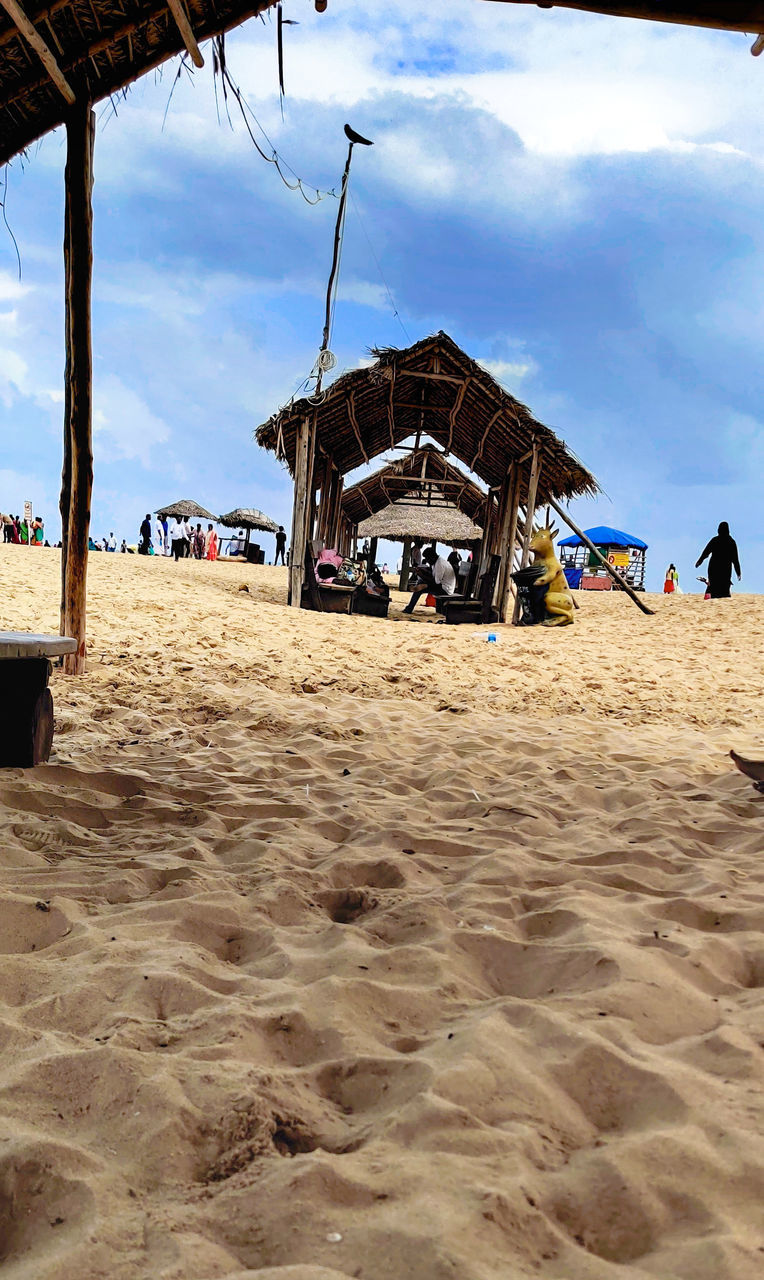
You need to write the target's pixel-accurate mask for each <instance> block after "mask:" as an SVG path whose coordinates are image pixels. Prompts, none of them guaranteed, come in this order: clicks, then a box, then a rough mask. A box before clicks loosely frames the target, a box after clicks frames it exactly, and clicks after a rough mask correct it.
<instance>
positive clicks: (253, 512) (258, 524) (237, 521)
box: [218, 507, 279, 557]
mask: <svg viewBox="0 0 764 1280" xmlns="http://www.w3.org/2000/svg"><path fill="white" fill-rule="evenodd" d="M218 519H219V521H220V524H222V525H225V527H226V529H246V531H247V537H246V540H245V543H244V554H245V556H247V557H249V535H250V534H251V532H252V530H253V529H262V531H263V532H264V533H278V529H279V527H278V525H277V524H276V522H275V520H271V518H270V516H267V515H266V514H265V512H264V511H258V510H257V508H256V507H236V508H235V509H234V510H233V511H229V512H228V514H227V515H224V516H219V517H218Z"/></svg>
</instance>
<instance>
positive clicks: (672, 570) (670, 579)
mask: <svg viewBox="0 0 764 1280" xmlns="http://www.w3.org/2000/svg"><path fill="white" fill-rule="evenodd" d="M678 590H679V574H678V573H677V571H676V565H675V564H670V565H669V567H668V569H667V570H666V578H665V581H664V583H663V594H664V596H671V595H673V594H674V592H675V591H678Z"/></svg>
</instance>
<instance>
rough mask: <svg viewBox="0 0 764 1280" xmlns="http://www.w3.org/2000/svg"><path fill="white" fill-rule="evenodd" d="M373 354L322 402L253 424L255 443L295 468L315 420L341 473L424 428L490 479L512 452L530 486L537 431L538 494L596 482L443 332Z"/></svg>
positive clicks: (571, 491) (319, 438) (568, 493)
mask: <svg viewBox="0 0 764 1280" xmlns="http://www.w3.org/2000/svg"><path fill="white" fill-rule="evenodd" d="M372 355H374V356H376V360H375V362H374V363H373V364H372V365H370V366H369V367H368V368H364V369H355V370H353V371H352V372H351V373H346V374H343V375H342V376H341V377H339V378H338V379H337V380H336V382H334V383H332V385H331V386H330V387H329V388H328V389H327V391H326V393H325V395H324V398H323V400H322V402H321V404H319V405H317V406H316V405H314V404H312V403H311V402H310V401H309V400H307V399H302V400H297V401H293V402H292V403H291V404H289V405H287V406H286V408H284V409H282V410H280V412H279V413H277V414H274V416H273V417H272V418H270V419H269V420H268V422H266V423H264V424H263V425H262V426H261V427H258V429H257V431H256V433H255V438H256V440H257V442H258V444H260V445H262V446H263V447H264V448H266V449H271V450H273V451H274V452H276V451H281V452H282V456H284V457H285V458H286V460H287V463H288V465H289V468H290V471H291V472H292V474H294V468H295V449H296V440H297V431H298V427H299V425H300V424H301V422H303V421H304V420H309V421H311V422H315V428H316V445H317V448H318V450H319V452H321V453H324V454H326V455H327V456H329V457H331V459H332V462H333V463H334V465H335V466H336V467H337V468H338V470H339V471H340V473H341V474H342V475H347V474H348V472H350V471H354V470H355V469H356V467H360V466H361V465H362V464H363V463H365V462H366V463H368V462H369V461H370V460H371V459H372V458H374V457H376V456H377V455H378V454H380V453H382V452H383V451H384V450H385V449H387V448H388V447H390V448H395V446H396V445H399V444H401V443H402V442H403V441H404V440H409V439H411V438H412V437H415V436H418V435H421V436H429V437H430V438H431V439H433V440H435V441H437V443H438V444H439V445H441V446H442V448H443V449H444V450H445V452H446V453H448V454H453V455H454V456H455V457H457V458H459V459H460V460H461V461H462V462H463V463H464V464H465V465H466V466H467V467H468V468H469V470H470V471H473V472H474V473H475V474H476V475H477V476H479V477H480V479H481V480H483V481H484V482H485V483H486V484H487V485H489V486H491V487H494V488H499V487H500V486H501V484H502V483H503V481H504V479H505V477H506V475H507V470H508V468H509V466H510V464H511V463H512V462H513V461H515V462H517V463H521V464H525V466H524V480H523V483H524V486H525V491H527V485H528V473H529V467H528V462H529V459H530V457H531V453H532V449H533V443H534V440H535V441H536V442H537V444H538V446H539V449H540V452H541V457H542V463H543V465H542V472H541V477H542V478H541V482H540V486H539V491H538V501H539V502H543V501H544V500H545V499H546V497H547V495H552V496H554V497H559V498H572V497H574V496H576V495H579V494H594V493H596V492H597V491H598V486H597V482H596V480H595V478H594V476H593V475H592V474H591V472H590V471H587V469H586V467H584V466H583V464H582V463H581V462H579V461H578V459H577V458H576V457H574V455H573V454H572V453H571V452H570V450H569V449H567V448H566V447H565V444H564V443H563V441H562V440H560V439H558V437H557V436H556V435H555V434H554V432H553V431H550V429H549V427H545V426H544V425H543V424H542V423H541V422H538V421H537V420H536V419H535V418H534V417H533V416H532V414H531V413H530V411H529V410H528V409H526V407H525V405H523V404H521V403H520V402H519V400H515V398H514V396H511V395H510V394H509V392H507V391H505V390H504V388H503V387H502V386H500V385H499V383H498V382H497V381H496V379H495V378H493V377H492V376H491V374H490V373H488V371H487V370H486V369H484V368H483V366H482V365H480V364H478V363H477V362H476V361H475V360H472V359H470V357H469V356H468V355H467V354H466V353H465V352H464V351H462V350H461V348H460V347H458V346H457V345H456V343H455V342H454V340H453V339H452V338H450V337H449V336H448V334H447V333H442V332H441V333H437V334H435V335H434V336H433V337H430V338H424V339H423V340H422V341H421V342H416V343H414V345H413V346H412V347H408V348H407V349H405V350H398V349H397V348H395V347H389V348H386V349H385V350H374V351H372ZM521 497H522V494H521Z"/></svg>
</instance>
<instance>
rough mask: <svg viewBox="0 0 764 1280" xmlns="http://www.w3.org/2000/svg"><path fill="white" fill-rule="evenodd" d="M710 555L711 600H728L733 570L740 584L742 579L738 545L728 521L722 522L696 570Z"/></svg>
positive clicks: (709, 581)
mask: <svg viewBox="0 0 764 1280" xmlns="http://www.w3.org/2000/svg"><path fill="white" fill-rule="evenodd" d="M708 555H710V557H711V559H710V560H709V562H708V590H709V593H710V596H711V599H712V600H726V599H728V598H729V595H730V587H731V586H732V570H733V569H734V570H735V573H736V574H737V580H738V582H740V580H741V578H742V574H741V572H740V558H739V556H738V552H737V543H736V542H735V539H734V538H733V537H732V536H731V534H730V527H729V525H728V524H727V521H726V520H722V522H721V524H720V525H719V529H718V531H717V534H716V537H715V538H712V539H711V541H710V542H709V543H708V544H707V545H706V547H705V548H704V550H703V552H702V553H701V555H700V556H699V558H698V559H697V560H696V561H695V568H696V569H699V568H700V566H701V565H702V563H703V561H704V560H705V558H706V556H708Z"/></svg>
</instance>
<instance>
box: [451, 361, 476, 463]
mask: <svg viewBox="0 0 764 1280" xmlns="http://www.w3.org/2000/svg"><path fill="white" fill-rule="evenodd" d="M470 381H471V379H470V378H465V379H464V382H463V383H462V385H461V386H460V388H459V390H458V391H457V393H456V399H455V401H454V407H453V408H452V410H451V413H450V416H449V419H448V445H447V446H446V453H450V452H451V446H452V444H453V441H454V428H455V426H456V419H457V418H458V416H459V410H460V409H461V407H462V404H463V403H464V397H465V395H466V394H467V388H468V387H469V385H470Z"/></svg>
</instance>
